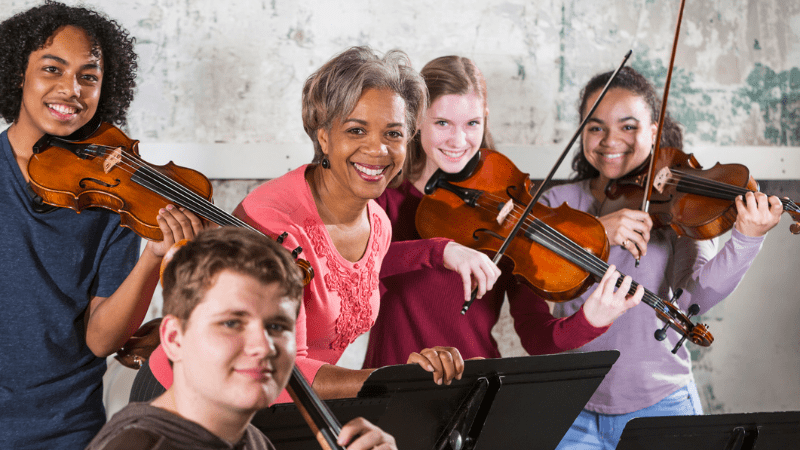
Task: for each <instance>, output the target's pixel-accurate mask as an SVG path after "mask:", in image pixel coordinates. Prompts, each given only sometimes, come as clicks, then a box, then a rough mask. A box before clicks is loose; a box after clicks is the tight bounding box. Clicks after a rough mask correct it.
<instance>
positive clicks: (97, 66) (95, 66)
mask: <svg viewBox="0 0 800 450" xmlns="http://www.w3.org/2000/svg"><path fill="white" fill-rule="evenodd" d="M39 59H40V60H42V59H52V60H54V61H55V62H57V63H59V64H63V65H65V66H66V65H69V63H68V62H67V60H66V59H64V58H61V57H58V56H55V55H50V54H46V55H42V57H41V58H39ZM81 69H97V70H103V69H102V68H101V67H100V63H89V64H84V65H83V66H81Z"/></svg>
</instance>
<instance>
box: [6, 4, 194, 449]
mask: <svg viewBox="0 0 800 450" xmlns="http://www.w3.org/2000/svg"><path fill="white" fill-rule="evenodd" d="M0 48H2V50H1V51H0V114H2V116H3V118H4V119H5V120H6V121H9V122H12V124H11V126H10V127H9V128H8V130H7V131H5V132H3V133H2V134H0V191H1V192H2V195H0V210H2V211H3V215H2V217H1V218H0V229H2V230H3V238H4V239H3V242H2V243H0V260H2V261H4V267H3V270H1V271H0V291H2V292H3V297H2V299H1V300H0V307H2V309H3V311H4V312H5V313H6V320H5V321H4V324H3V326H2V327H0V343H2V344H0V360H2V361H3V369H2V382H0V447H2V448H16V449H22V448H59V449H69V448H73V449H83V448H84V447H85V446H86V444H87V443H88V442H89V441H90V440H91V439H92V437H93V436H94V435H95V434H96V433H97V431H98V430H99V429H100V427H101V426H102V425H103V423H104V422H105V414H104V411H103V404H102V392H103V389H102V377H103V373H104V372H105V357H106V356H108V355H109V354H111V353H113V352H114V351H116V350H117V349H119V348H120V347H121V346H122V344H123V343H124V342H125V341H126V340H127V339H128V338H129V337H130V336H131V335H132V334H133V332H134V331H135V330H136V329H137V327H138V326H139V324H140V323H141V321H142V319H143V318H144V315H145V313H146V312H147V308H148V305H149V302H150V299H151V298H152V294H153V290H154V289H155V286H156V283H157V281H158V267H159V266H160V264H161V259H162V256H163V255H164V253H165V252H166V250H167V249H168V248H169V247H170V246H171V245H172V244H173V242H175V241H177V240H180V239H183V238H191V237H193V235H194V233H195V232H197V231H199V230H200V229H202V227H203V224H202V222H201V221H200V220H199V219H198V218H197V217H196V216H193V215H191V214H188V213H184V212H182V211H180V210H179V209H178V208H174V207H172V206H170V207H168V208H166V209H164V210H162V211H161V212H160V213H159V216H158V223H159V225H160V228H161V230H162V232H163V233H164V236H165V239H164V240H163V241H161V242H148V244H147V246H146V247H145V250H144V252H143V253H142V255H141V257H140V258H139V259H138V261H137V255H138V254H139V242H140V241H139V238H137V237H136V236H135V235H134V234H133V233H132V232H131V231H130V230H129V229H127V228H122V227H120V218H119V215H118V214H116V213H112V212H110V211H107V210H103V209H97V208H90V209H85V210H83V211H82V212H81V213H80V214H76V213H75V212H74V211H71V210H69V209H66V208H42V207H41V206H42V205H36V204H35V203H34V202H33V201H32V200H33V195H32V193H31V191H30V188H29V186H28V182H29V176H28V171H27V167H28V161H29V160H30V159H31V157H32V156H33V145H34V143H35V142H36V141H37V140H39V139H40V138H41V137H42V136H43V135H45V134H52V135H56V136H67V135H70V134H72V133H74V132H75V131H76V130H78V129H79V128H81V127H82V126H84V125H86V124H87V123H88V122H89V121H90V119H92V118H93V117H97V118H98V119H100V120H102V121H107V122H113V123H117V124H124V123H125V114H126V112H127V109H128V106H129V105H130V102H131V100H132V98H133V88H134V79H135V71H136V54H135V53H134V51H133V39H132V38H131V37H129V36H128V33H127V32H126V31H125V30H123V29H122V28H121V27H120V26H119V24H117V23H116V22H114V21H112V20H110V19H108V18H106V17H104V16H102V15H101V14H99V13H97V12H94V11H91V10H88V9H85V8H77V7H69V6H65V5H63V4H60V3H55V2H47V3H45V4H44V5H42V6H39V7H35V8H32V9H29V10H27V11H24V12H22V13H19V14H17V15H15V16H13V17H11V18H9V19H7V20H5V21H3V22H2V23H0ZM54 176H55V174H54Z"/></svg>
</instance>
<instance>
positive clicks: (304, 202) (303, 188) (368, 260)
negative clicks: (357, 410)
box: [150, 165, 392, 403]
mask: <svg viewBox="0 0 800 450" xmlns="http://www.w3.org/2000/svg"><path fill="white" fill-rule="evenodd" d="M307 167H308V166H307V165H306V166H302V167H300V168H298V169H295V170H293V171H291V172H289V173H287V174H286V175H284V176H282V177H280V178H276V179H274V180H270V181H268V182H266V183H264V184H262V185H261V186H259V187H258V188H256V189H255V190H253V191H252V192H251V193H250V194H248V195H247V197H245V199H244V200H243V201H242V202H241V203H240V204H239V206H238V207H237V208H236V210H235V211H234V213H233V214H234V215H235V216H237V217H239V218H241V219H242V220H244V221H245V222H247V223H249V224H250V225H252V226H253V227H255V228H256V229H258V230H260V231H262V232H263V233H265V234H267V235H268V236H270V237H273V238H276V237H277V236H279V235H281V234H282V233H283V232H286V233H288V235H287V237H286V238H285V240H284V241H283V246H284V247H286V248H287V249H288V250H290V251H291V250H294V249H296V248H298V247H300V248H302V252H301V253H300V255H299V256H298V257H299V258H302V259H305V260H307V261H308V262H309V263H311V267H313V268H314V272H315V275H314V278H313V280H311V283H310V284H309V285H308V286H306V287H305V291H304V295H303V304H302V305H301V307H300V314H299V316H298V319H297V328H296V339H297V359H296V365H297V367H298V368H299V369H300V371H301V372H303V375H305V377H306V379H308V380H309V381H313V379H314V377H315V376H316V374H317V371H318V370H319V368H320V367H322V366H323V365H324V364H336V362H337V361H338V360H339V357H340V356H341V355H342V353H343V352H344V349H345V348H346V347H347V346H348V345H349V344H350V343H351V342H353V341H354V340H355V338H357V337H358V336H359V335H361V334H363V333H365V332H366V331H368V330H369V329H370V328H371V327H372V325H373V324H374V323H375V319H376V318H377V316H378V306H379V301H380V294H379V291H378V282H379V274H380V270H381V261H382V260H383V257H384V256H385V255H386V252H387V250H388V248H389V243H390V241H391V238H392V229H391V224H390V223H389V219H388V218H387V217H386V213H385V212H384V211H383V209H382V208H381V207H380V206H378V205H377V203H375V202H374V201H370V202H369V203H368V204H367V213H368V214H369V220H370V225H371V232H370V237H369V243H368V244H367V250H366V252H365V254H364V256H362V258H361V259H360V260H359V261H357V262H350V261H348V260H346V259H344V258H343V257H342V256H341V255H340V254H339V252H338V251H337V250H336V248H335V247H334V245H333V242H332V241H331V238H330V236H329V235H328V231H327V229H326V228H325V225H324V224H323V223H322V219H320V216H319V213H318V212H317V208H316V205H315V204H314V198H313V196H312V194H311V188H310V187H309V185H308V183H307V182H306V180H305V171H306V168H307ZM150 368H151V370H152V371H153V374H154V375H155V377H156V379H158V381H159V382H161V384H162V385H164V386H165V387H167V388H168V387H169V386H170V385H171V384H172V371H171V370H170V367H169V363H168V361H167V358H166V355H164V352H163V350H161V348H160V347H159V348H158V349H157V350H156V351H155V352H154V353H153V355H151V357H150ZM284 402H291V398H290V397H289V395H288V393H287V392H286V391H285V390H284V391H283V392H282V393H281V395H280V396H279V397H278V399H277V400H276V403H284Z"/></svg>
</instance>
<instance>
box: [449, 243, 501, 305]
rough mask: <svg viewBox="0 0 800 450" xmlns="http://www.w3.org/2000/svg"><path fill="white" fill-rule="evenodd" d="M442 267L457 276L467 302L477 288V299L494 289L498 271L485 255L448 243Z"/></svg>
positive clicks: (498, 274)
mask: <svg viewBox="0 0 800 450" xmlns="http://www.w3.org/2000/svg"><path fill="white" fill-rule="evenodd" d="M443 259H444V266H445V267H446V268H448V269H450V270H452V271H454V272H456V273H458V274H459V275H461V280H462V281H463V284H464V299H465V300H469V297H470V294H471V293H472V289H473V288H475V287H477V289H478V298H481V297H483V294H485V293H486V292H487V291H489V290H491V289H492V287H494V283H495V281H497V278H498V277H499V276H500V269H498V268H497V266H496V265H495V264H494V263H493V262H492V260H491V259H489V257H488V256H486V255H485V254H483V253H481V252H479V251H477V250H473V249H471V248H469V247H465V246H463V245H461V244H459V243H457V242H450V243H449V244H447V246H445V248H444V255H443Z"/></svg>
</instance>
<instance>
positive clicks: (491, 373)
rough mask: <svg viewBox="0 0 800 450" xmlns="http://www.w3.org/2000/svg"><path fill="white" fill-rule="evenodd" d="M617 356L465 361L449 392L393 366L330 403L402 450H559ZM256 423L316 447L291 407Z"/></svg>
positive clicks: (271, 433) (276, 436)
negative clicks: (369, 424) (354, 395)
mask: <svg viewBox="0 0 800 450" xmlns="http://www.w3.org/2000/svg"><path fill="white" fill-rule="evenodd" d="M618 357H619V352H617V351H616V350H611V351H603V352H589V353H567V354H559V355H544V356H523V357H516V358H500V359H485V360H476V361H467V362H466V367H465V369H464V374H463V376H462V379H461V380H455V381H453V383H451V384H450V385H449V386H437V385H436V384H434V383H433V381H432V378H431V374H430V373H428V372H426V371H424V370H422V368H420V367H419V366H417V365H401V366H390V367H384V368H381V369H378V370H376V371H375V372H373V373H372V375H370V377H369V379H367V381H366V382H365V383H364V386H363V387H362V389H361V392H359V394H358V398H357V399H343V400H333V401H328V402H327V403H328V405H329V406H331V409H332V410H333V412H334V413H335V414H337V417H339V419H340V421H341V422H342V423H343V424H344V423H345V422H347V420H349V419H350V418H352V417H357V416H362V417H365V418H366V419H368V420H370V421H371V422H373V423H375V424H377V425H378V426H380V427H381V428H382V429H383V430H385V431H387V432H389V433H390V434H392V435H393V436H394V437H395V439H396V441H397V446H398V448H402V449H404V450H405V449H409V450H414V449H424V450H433V449H437V450H438V449H442V450H446V449H449V450H456V449H460V450H468V449H480V450H484V449H487V450H488V449H501V448H502V449H517V448H519V449H541V450H553V449H554V448H556V446H557V445H558V443H559V441H561V438H562V437H563V436H564V434H565V433H566V432H567V430H568V429H569V427H570V425H572V422H573V421H574V420H575V418H576V417H577V416H578V414H580V412H581V410H582V409H583V406H584V405H585V404H586V402H587V401H588V400H589V398H590V397H591V396H592V394H593V393H594V391H595V389H597V386H598V385H599V384H600V382H601V381H602V380H603V378H604V377H605V375H606V373H608V371H609V369H611V365H612V364H613V363H614V362H615V361H616V360H617V358H618ZM368 400H369V401H378V402H381V403H380V405H371V408H369V409H368V408H364V409H362V410H361V411H359V407H358V406H356V405H355V404H354V403H353V402H357V401H368ZM348 407H349V408H350V409H349V413H348V415H347V416H346V417H345V416H344V415H342V416H339V414H340V413H339V410H340V409H342V408H348ZM381 408H383V410H381ZM290 417H291V418H290ZM253 423H254V424H255V425H256V426H257V427H258V428H259V429H261V430H262V431H263V432H264V433H265V434H266V435H267V436H268V437H269V438H270V440H272V442H273V443H274V444H275V446H276V447H277V448H279V449H301V448H303V449H308V448H317V447H315V445H316V440H315V439H314V437H313V436H312V435H311V432H310V431H309V430H308V427H307V426H305V423H304V422H303V421H302V418H301V417H300V414H299V413H298V412H297V410H296V408H294V406H293V405H290V404H288V405H274V406H272V407H270V408H269V409H266V410H263V411H260V412H259V413H258V414H257V415H256V418H255V419H254V421H253ZM287 428H291V429H292V430H293V431H292V432H291V433H288V434H287V432H286V430H287Z"/></svg>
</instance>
